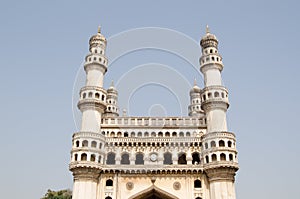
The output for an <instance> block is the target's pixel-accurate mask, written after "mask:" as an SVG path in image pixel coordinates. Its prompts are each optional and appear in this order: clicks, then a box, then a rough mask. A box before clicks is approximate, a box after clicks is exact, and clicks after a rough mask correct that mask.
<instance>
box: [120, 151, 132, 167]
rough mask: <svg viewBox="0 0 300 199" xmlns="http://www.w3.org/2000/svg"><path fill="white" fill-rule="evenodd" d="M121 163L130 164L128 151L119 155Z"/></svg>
mask: <svg viewBox="0 0 300 199" xmlns="http://www.w3.org/2000/svg"><path fill="white" fill-rule="evenodd" d="M121 164H130V161H129V154H128V153H123V154H122V156H121Z"/></svg>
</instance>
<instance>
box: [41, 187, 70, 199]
mask: <svg viewBox="0 0 300 199" xmlns="http://www.w3.org/2000/svg"><path fill="white" fill-rule="evenodd" d="M41 199H72V191H70V190H69V189H65V190H60V191H52V190H50V189H48V191H47V193H46V194H45V196H44V197H43V198H41Z"/></svg>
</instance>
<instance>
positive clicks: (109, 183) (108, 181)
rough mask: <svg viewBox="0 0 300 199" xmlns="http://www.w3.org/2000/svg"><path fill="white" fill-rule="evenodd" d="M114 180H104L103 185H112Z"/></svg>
mask: <svg viewBox="0 0 300 199" xmlns="http://www.w3.org/2000/svg"><path fill="white" fill-rule="evenodd" d="M113 184H114V182H113V181H112V180H111V179H108V180H106V183H105V186H107V187H111V186H113Z"/></svg>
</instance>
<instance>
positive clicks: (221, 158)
mask: <svg viewBox="0 0 300 199" xmlns="http://www.w3.org/2000/svg"><path fill="white" fill-rule="evenodd" d="M220 160H221V161H226V155H225V154H224V153H221V155H220Z"/></svg>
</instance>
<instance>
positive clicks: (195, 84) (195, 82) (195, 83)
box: [194, 78, 197, 86]
mask: <svg viewBox="0 0 300 199" xmlns="http://www.w3.org/2000/svg"><path fill="white" fill-rule="evenodd" d="M194 86H197V81H196V78H194Z"/></svg>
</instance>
